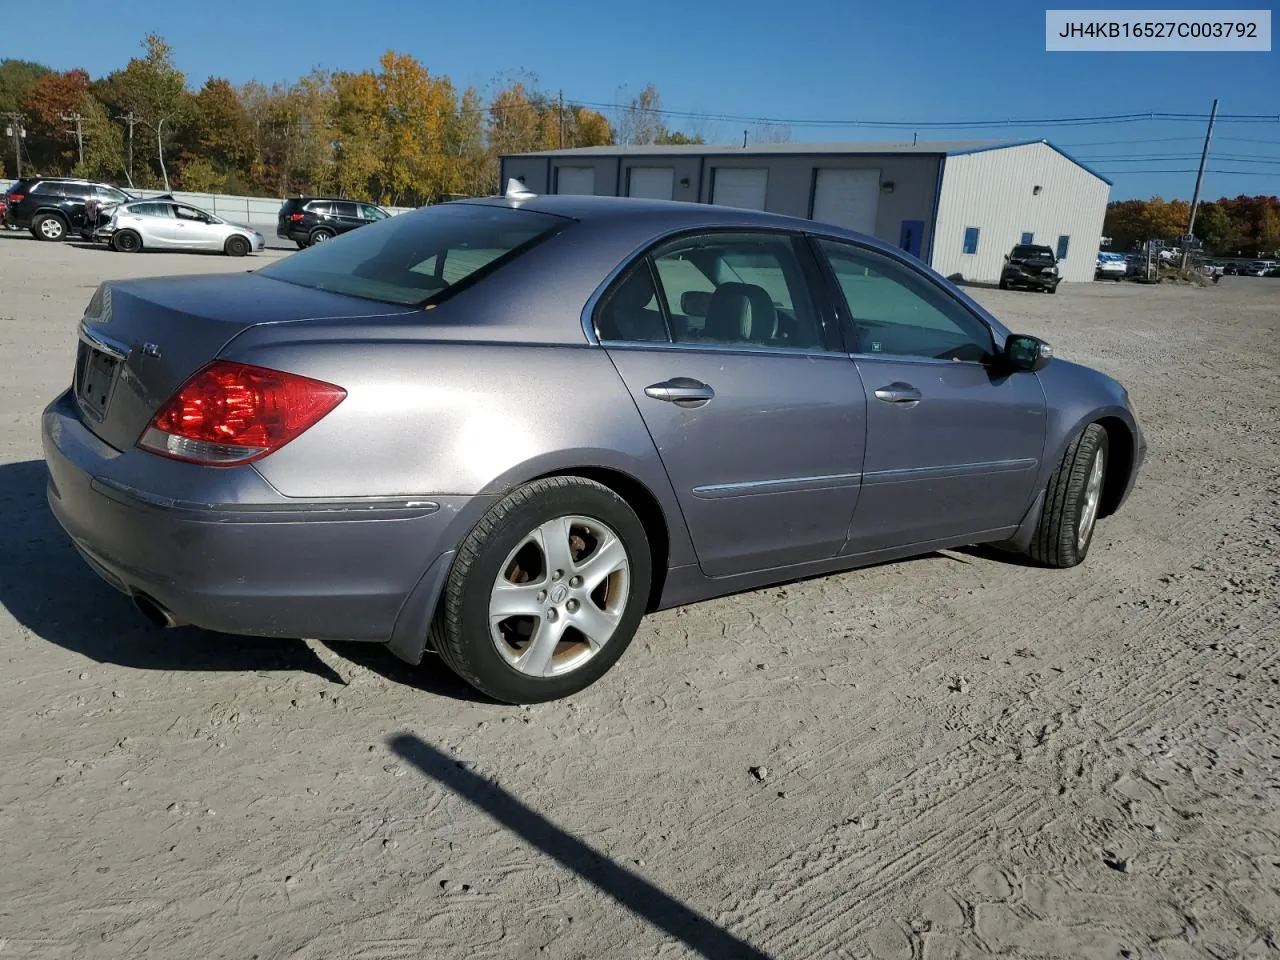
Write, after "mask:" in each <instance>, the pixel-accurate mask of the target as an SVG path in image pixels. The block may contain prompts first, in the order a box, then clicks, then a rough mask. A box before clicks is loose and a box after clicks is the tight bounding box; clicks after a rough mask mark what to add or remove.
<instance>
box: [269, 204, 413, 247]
mask: <svg viewBox="0 0 1280 960" xmlns="http://www.w3.org/2000/svg"><path fill="white" fill-rule="evenodd" d="M390 216H391V214H389V213H387V211H385V210H383V209H382V208H381V207H379V206H377V205H375V204H372V203H365V202H363V201H360V200H340V199H338V198H336V197H290V198H289V199H288V200H286V201H285V202H284V206H282V207H281V208H280V215H279V218H278V220H277V221H276V236H277V237H280V238H281V239H284V240H292V241H293V242H294V243H296V244H297V245H298V247H299V249H301V248H302V247H309V246H311V244H313V243H320V242H321V241H323V240H328V239H330V238H331V237H336V236H337V235H338V234H340V233H346V232H347V231H348V230H354V229H355V228H356V227H363V226H364V225H365V224H366V223H375V222H377V221H378V220H386V219H387V218H388V217H390Z"/></svg>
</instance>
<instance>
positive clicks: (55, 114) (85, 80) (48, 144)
mask: <svg viewBox="0 0 1280 960" xmlns="http://www.w3.org/2000/svg"><path fill="white" fill-rule="evenodd" d="M88 91H89V74H87V73H86V72H85V71H83V70H68V71H67V72H66V73H46V74H44V75H43V76H42V77H40V79H39V80H37V81H36V82H35V83H33V84H31V85H30V86H29V87H28V88H27V93H26V96H25V97H24V98H23V100H22V112H23V113H24V114H25V115H26V116H27V118H28V119H27V150H28V152H29V153H30V156H31V160H32V163H33V164H34V165H35V167H36V169H37V170H40V171H42V172H45V173H68V172H70V170H71V168H72V167H74V166H75V165H76V164H77V163H78V162H79V159H80V158H79V153H78V150H77V144H76V134H75V123H74V121H70V120H64V119H62V118H63V117H64V116H70V115H72V114H75V113H79V112H80V108H81V106H82V102H83V98H84V95H85V94H86V93H88ZM81 130H82V131H83V125H82V127H81Z"/></svg>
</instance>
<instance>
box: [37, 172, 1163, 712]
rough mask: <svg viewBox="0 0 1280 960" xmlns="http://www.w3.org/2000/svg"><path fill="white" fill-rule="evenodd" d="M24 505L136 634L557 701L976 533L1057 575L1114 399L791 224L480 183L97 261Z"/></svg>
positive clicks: (1093, 507) (840, 236)
mask: <svg viewBox="0 0 1280 960" xmlns="http://www.w3.org/2000/svg"><path fill="white" fill-rule="evenodd" d="M43 437H44V450H45V456H46V460H47V462H48V467H49V475H50V479H49V490H48V493H49V503H50V505H51V507H52V509H53V512H54V514H55V515H56V516H57V518H58V520H59V521H60V522H61V524H62V526H63V527H64V528H65V529H66V531H67V533H68V534H69V535H70V537H71V539H72V540H73V541H74V543H75V545H76V546H77V547H78V549H79V550H80V552H81V553H82V554H83V556H84V558H85V559H86V560H87V561H88V563H89V564H90V565H91V566H92V567H93V568H94V569H95V570H96V571H97V572H98V573H99V574H100V575H101V576H102V577H103V578H104V579H105V580H107V581H108V582H109V583H111V584H112V585H114V586H115V587H117V588H118V589H119V590H121V591H123V592H124V593H126V594H128V595H129V596H131V597H132V599H133V602H134V604H135V605H136V606H137V607H138V609H139V610H140V611H141V612H142V613H143V614H144V615H145V616H147V617H148V618H149V619H150V620H151V621H153V622H154V623H156V624H159V625H163V626H175V625H179V624H193V625H196V626H200V627H204V628H207V629H210V630H218V631H225V632H229V633H243V634H258V635H264V636H282V637H307V638H315V639H341V640H350V639H357V640H367V641H373V642H380V643H384V644H387V645H388V646H389V647H390V648H391V650H393V651H394V652H395V653H396V654H397V655H398V656H400V657H402V658H403V659H405V660H407V661H409V662H411V663H418V662H420V661H421V660H422V658H423V656H424V654H425V653H427V652H434V653H435V654H437V655H439V656H440V657H441V659H443V660H444V662H445V663H446V664H448V665H449V666H450V667H451V668H452V669H453V670H454V671H456V672H457V673H458V674H459V675H460V676H462V677H463V678H465V679H466V680H467V681H468V682H470V683H471V684H473V685H474V686H475V687H477V688H478V689H479V690H481V691H483V692H485V693H487V694H488V695H490V696H492V697H494V698H496V699H499V700H503V701H508V702H521V703H528V702H534V701H541V700H548V699H553V698H557V697H562V696H566V695H569V694H572V693H574V692H576V691H578V690H581V689H582V688H584V687H586V686H588V685H589V684H591V683H593V682H594V681H595V680H597V679H598V678H599V677H601V676H602V675H603V674H604V673H605V672H606V671H607V670H608V669H609V668H610V667H611V666H612V665H613V664H614V663H615V662H616V661H617V660H618V658H619V657H621V656H622V654H623V652H624V651H625V649H626V647H627V645H628V644H629V643H630V641H631V639H632V636H633V635H634V634H635V632H636V629H637V626H638V624H639V622H640V619H641V618H642V617H643V616H644V615H645V613H646V612H649V611H652V610H657V609H662V608H667V607H673V606H676V605H680V604H687V603H692V602H695V601H699V600H705V599H708V598H711V597H715V596H719V595H724V594H729V593H732V592H735V591H740V590H744V589H750V588H754V587H760V586H763V585H766V584H772V583H778V582H782V581H787V580H793V579H796V578H800V577H807V576H811V575H814V574H824V573H831V572H835V571H840V570H848V569H850V568H854V567H858V566H863V565H867V564H872V563H878V562H881V561H885V560H891V559H894V558H900V557H907V556H911V555H916V554H922V553H926V552H929V551H932V550H935V549H940V548H945V547H955V546H959V545H965V544H976V543H990V544H996V545H998V546H999V547H1001V548H1002V549H1005V550H1009V551H1015V552H1020V553H1022V554H1024V555H1026V556H1028V557H1030V558H1031V559H1032V560H1033V561H1035V562H1038V563H1040V564H1044V565H1047V566H1052V567H1070V566H1072V565H1074V564H1078V563H1080V562H1081V561H1082V560H1083V559H1084V558H1085V556H1086V554H1087V553H1088V551H1089V545H1090V541H1091V540H1092V538H1093V535H1094V530H1095V523H1096V521H1097V520H1098V519H1099V518H1102V517H1106V516H1107V515H1109V514H1112V513H1114V512H1115V511H1116V510H1117V509H1118V508H1119V507H1120V506H1121V504H1122V503H1123V502H1124V500H1125V499H1126V497H1127V496H1128V495H1129V491H1130V489H1131V488H1132V486H1133V484H1134V480H1135V477H1136V475H1137V472H1138V470H1139V467H1140V465H1141V463H1142V461H1143V457H1144V454H1145V451H1146V442H1145V440H1144V439H1143V434H1142V430H1141V427H1140V425H1139V421H1138V418H1137V416H1136V415H1135V413H1134V411H1133V408H1132V407H1131V405H1130V402H1129V397H1128V395H1127V393H1126V391H1125V389H1124V388H1123V387H1122V386H1121V385H1120V384H1118V383H1116V382H1115V381H1114V380H1112V379H1111V378H1109V377H1107V376H1105V375H1103V374H1101V373H1099V372H1097V371H1095V370H1092V369H1089V368H1087V367H1083V366H1079V365H1077V364H1075V363H1071V362H1068V361H1066V360H1063V359H1060V358H1053V357H1052V355H1051V351H1050V349H1049V346H1048V345H1047V344H1045V343H1044V342H1043V341H1041V340H1038V339H1036V338H1034V337H1030V336H1023V335H1017V334H1013V333H1011V332H1010V331H1009V330H1007V329H1006V328H1005V327H1004V326H1002V325H1001V324H1000V323H999V321H997V320H996V319H995V318H994V317H992V316H991V315H990V314H988V313H987V312H986V311H985V310H983V309H982V307H980V306H979V305H978V304H977V303H975V302H974V301H973V300H972V299H970V298H969V297H968V296H967V295H966V294H965V293H964V292H963V291H962V290H960V289H958V288H956V287H955V286H953V285H951V284H950V283H948V282H947V281H946V280H944V279H943V278H942V277H940V276H938V275H937V274H936V273H934V272H932V271H930V270H929V269H928V268H927V267H925V266H923V265H922V264H921V263H920V262H919V261H918V260H916V259H914V258H911V257H908V256H907V255H905V254H903V253H902V252H900V251H898V250H896V249H894V248H892V247H890V246H886V245H884V244H882V243H880V242H878V241H876V240H873V239H870V238H868V237H865V236H862V235H859V234H855V233H851V232H848V231H844V230H841V229H839V228H836V227H828V226H824V225H821V224H817V223H814V222H811V221H807V220H797V219H791V218H787V217H781V216H775V215H770V214H765V213H759V212H755V211H748V210H738V209H729V208H720V207H715V206H709V205H703V204H682V203H672V202H663V201H644V200H632V199H617V198H604V197H570V196H556V197H535V196H532V195H531V194H526V193H522V192H520V191H519V190H511V191H509V192H508V194H507V195H506V196H503V197H493V198H486V199H479V200H470V201H461V202H453V203H447V204H441V205H438V206H434V207H430V208H427V209H424V210H420V211H417V212H414V213H411V214H406V215H404V216H400V217H395V218H393V219H390V220H387V221H384V222H382V223H377V224H373V225H371V226H368V227H365V228H363V229H361V230H357V231H353V232H351V233H349V234H346V235H344V236H341V237H338V238H337V239H334V240H332V241H330V242H328V243H325V244H321V245H317V246H315V247H311V248H309V249H307V250H304V251H302V252H300V253H297V254H294V255H292V256H290V257H288V258H285V259H283V260H280V261H278V262H275V263H273V264H271V265H270V266H267V267H265V268H264V269H261V270H258V271H255V272H249V273H243V274H238V275H227V276H193V277H176V278H164V279H148V280H124V281H108V282H107V283H104V284H103V285H102V286H101V287H100V288H99V289H98V290H97V292H96V293H95V294H94V296H93V298H92V300H91V301H90V302H89V304H88V307H87V309H86V310H85V315H84V318H83V320H82V321H81V325H80V343H79V352H78V354H77V357H76V363H75V372H74V380H73V383H72V386H71V387H70V388H69V389H68V390H67V391H66V392H65V393H63V394H62V395H61V396H60V397H58V398H57V399H56V400H54V401H53V403H51V404H50V405H49V407H48V408H47V410H46V411H45V413H44V418H43Z"/></svg>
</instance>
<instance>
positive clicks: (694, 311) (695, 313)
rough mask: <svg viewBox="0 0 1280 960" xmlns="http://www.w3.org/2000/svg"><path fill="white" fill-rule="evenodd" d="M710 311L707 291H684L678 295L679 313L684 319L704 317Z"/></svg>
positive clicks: (709, 295) (709, 299)
mask: <svg viewBox="0 0 1280 960" xmlns="http://www.w3.org/2000/svg"><path fill="white" fill-rule="evenodd" d="M710 310H711V292H710V291H709V290H686V291H685V292H684V293H682V294H680V312H681V313H683V314H684V315H685V316H686V317H705V316H706V315H707V314H708V313H709V312H710Z"/></svg>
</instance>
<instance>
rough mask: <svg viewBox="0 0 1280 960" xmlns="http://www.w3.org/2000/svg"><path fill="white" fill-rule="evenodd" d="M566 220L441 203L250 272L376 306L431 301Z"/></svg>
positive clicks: (485, 207)
mask: <svg viewBox="0 0 1280 960" xmlns="http://www.w3.org/2000/svg"><path fill="white" fill-rule="evenodd" d="M568 222H569V221H567V220H565V219H564V218H562V217H553V216H548V215H547V214H542V213H534V212H532V211H529V210H513V209H510V208H508V207H493V206H488V205H483V204H456V205H454V204H442V205H440V206H436V207H430V208H428V209H426V210H421V211H417V212H415V213H407V214H403V215H401V216H398V217H390V218H389V219H387V220H382V221H380V222H378V223H374V224H370V225H369V226H366V227H361V228H360V229H359V230H352V231H351V232H350V233H346V234H343V235H342V236H341V237H338V238H337V239H335V240H330V241H328V242H326V243H318V244H315V245H313V246H310V247H308V248H307V249H305V250H300V251H298V252H297V253H295V254H293V255H292V256H289V257H286V258H285V259H283V260H277V261H276V262H275V263H273V264H271V265H270V266H268V267H265V268H263V269H262V270H260V271H258V272H259V274H260V275H262V276H264V277H271V278H273V279H275V280H283V281H285V282H286V283H295V284H297V285H299V286H303V287H313V288H315V289H317V290H329V291H332V292H334V293H343V294H347V295H349V296H353V297H363V298H365V299H367V300H380V301H382V302H384V303H398V304H420V303H433V302H438V301H440V300H442V299H443V298H444V296H445V295H446V293H448V292H450V291H451V290H452V288H454V287H456V286H458V285H459V284H461V283H463V282H464V281H471V282H474V281H475V280H477V279H479V277H480V276H481V275H482V271H484V272H488V271H489V270H493V269H496V268H497V267H499V266H501V265H502V264H503V263H506V262H508V261H510V260H511V259H513V258H515V257H517V256H519V255H520V254H521V253H523V252H524V251H525V250H526V249H528V248H529V247H531V246H533V245H534V244H535V243H537V242H539V241H541V240H543V239H545V238H546V237H548V236H550V235H551V234H553V233H555V232H557V231H559V230H560V229H561V228H562V227H563V226H565V225H566V224H567V223H568Z"/></svg>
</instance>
